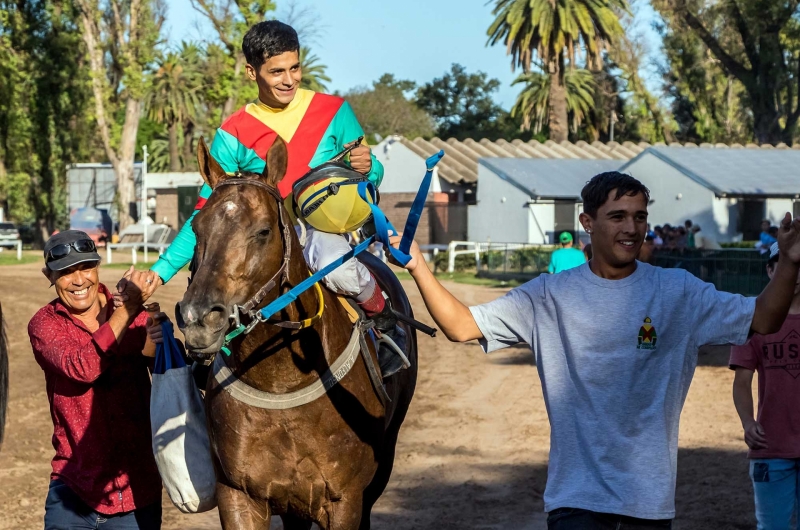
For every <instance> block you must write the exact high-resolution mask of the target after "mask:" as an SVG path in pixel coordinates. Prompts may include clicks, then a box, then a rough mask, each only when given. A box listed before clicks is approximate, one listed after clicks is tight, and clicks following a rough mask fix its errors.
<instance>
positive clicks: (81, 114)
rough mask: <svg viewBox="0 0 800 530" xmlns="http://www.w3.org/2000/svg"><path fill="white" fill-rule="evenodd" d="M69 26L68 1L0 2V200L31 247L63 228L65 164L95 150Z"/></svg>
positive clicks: (73, 27) (82, 71)
mask: <svg viewBox="0 0 800 530" xmlns="http://www.w3.org/2000/svg"><path fill="white" fill-rule="evenodd" d="M77 22H78V18H77V15H76V13H75V10H74V9H73V5H72V4H71V3H69V2H65V3H56V4H51V3H46V2H41V3H27V4H20V3H17V2H7V1H5V0H0V195H2V197H0V199H2V201H3V203H4V204H3V206H4V208H5V209H6V213H7V214H8V215H9V217H10V219H11V220H12V221H14V222H17V223H23V222H33V221H36V222H37V232H36V236H37V241H38V243H39V244H41V242H42V239H43V238H44V237H46V236H47V234H48V233H49V232H50V231H52V230H53V229H55V228H63V227H64V226H65V225H66V223H67V212H66V196H65V194H66V191H65V188H66V186H65V179H66V166H67V164H70V163H72V162H76V161H79V160H82V159H86V158H87V157H89V156H91V154H92V153H93V152H96V145H94V144H93V137H92V131H93V129H94V124H93V115H92V112H91V107H90V92H89V89H88V88H89V87H88V79H89V77H88V70H87V67H86V63H85V61H84V47H83V43H82V40H81V37H80V33H79V31H78V28H79V25H78V23H77Z"/></svg>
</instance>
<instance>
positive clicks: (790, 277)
mask: <svg viewBox="0 0 800 530" xmlns="http://www.w3.org/2000/svg"><path fill="white" fill-rule="evenodd" d="M778 249H779V254H778V266H777V268H776V269H775V275H774V276H773V277H772V280H770V282H769V284H767V286H766V287H765V288H764V290H763V291H762V292H761V294H760V295H759V296H758V298H757V299H756V310H755V314H754V315H753V323H752V324H751V326H750V330H751V331H752V332H753V333H760V334H761V335H769V334H770V333H777V332H778V331H779V330H780V329H781V326H782V325H783V322H784V321H785V320H786V315H787V314H788V313H789V306H790V305H791V304H792V299H793V298H794V290H795V285H796V284H797V276H798V270H800V218H798V219H792V217H791V215H789V214H788V213H787V214H786V216H785V217H784V219H783V221H781V226H780V228H779V231H778Z"/></svg>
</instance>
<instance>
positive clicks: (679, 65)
mask: <svg viewBox="0 0 800 530" xmlns="http://www.w3.org/2000/svg"><path fill="white" fill-rule="evenodd" d="M653 7H654V8H655V9H656V10H657V11H658V12H659V13H660V14H661V15H662V18H663V19H664V21H665V26H664V28H662V33H664V35H665V45H666V49H667V53H668V57H669V58H670V61H671V63H670V72H669V76H668V81H669V82H670V83H671V84H674V88H672V87H671V88H670V91H671V92H672V93H674V94H675V95H676V96H677V99H676V116H677V117H678V119H679V120H680V121H681V133H682V134H684V135H685V136H686V137H690V138H691V137H694V138H697V139H715V138H727V139H741V140H742V141H745V140H746V139H748V138H749V136H750V134H749V133H750V132H751V131H752V135H753V137H754V138H755V140H756V141H758V142H761V143H772V144H776V143H778V142H785V143H787V144H791V143H792V142H793V141H794V138H795V136H796V134H797V124H798V119H800V98H799V97H798V89H797V87H798V84H800V38H798V37H799V36H800V29H798V26H800V21H799V20H798V18H800V11H799V10H798V2H797V0H748V1H746V2H744V1H734V0H727V1H724V2H720V1H716V0H653ZM750 119H752V126H751V125H750V123H749V121H750Z"/></svg>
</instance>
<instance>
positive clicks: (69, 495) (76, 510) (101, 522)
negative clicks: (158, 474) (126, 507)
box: [44, 480, 161, 530]
mask: <svg viewBox="0 0 800 530" xmlns="http://www.w3.org/2000/svg"><path fill="white" fill-rule="evenodd" d="M160 528H161V503H160V502H155V503H153V504H151V505H150V506H145V507H144V508H139V509H138V510H134V511H132V512H126V513H119V514H115V515H103V514H101V513H97V512H96V511H94V510H92V509H91V508H89V506H87V505H86V503H85V502H83V501H82V500H81V499H80V497H78V495H77V494H76V493H75V492H74V491H72V489H71V488H70V487H69V486H67V485H66V484H64V483H63V482H61V481H60V480H53V481H50V490H49V491H48V492H47V500H46V501H45V503H44V530H76V529H77V530H90V529H92V530H95V529H101V530H159V529H160Z"/></svg>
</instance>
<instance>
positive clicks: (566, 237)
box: [558, 232, 572, 243]
mask: <svg viewBox="0 0 800 530" xmlns="http://www.w3.org/2000/svg"><path fill="white" fill-rule="evenodd" d="M558 240H559V241H561V242H562V243H571V242H572V234H570V233H569V232H561V235H560V236H558Z"/></svg>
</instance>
